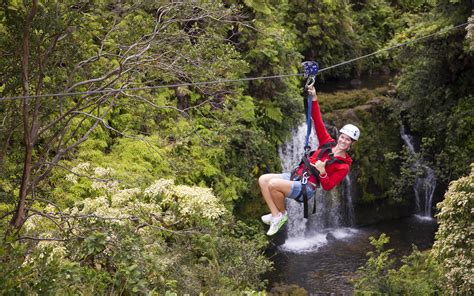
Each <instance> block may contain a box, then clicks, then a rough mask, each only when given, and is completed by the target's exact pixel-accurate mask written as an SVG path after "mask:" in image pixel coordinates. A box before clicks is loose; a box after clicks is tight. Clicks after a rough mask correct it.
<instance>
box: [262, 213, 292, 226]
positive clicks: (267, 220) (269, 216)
mask: <svg viewBox="0 0 474 296" xmlns="http://www.w3.org/2000/svg"><path fill="white" fill-rule="evenodd" d="M283 215H287V216H288V212H287V211H285V212H284V213H283ZM260 219H262V222H263V223H265V224H267V225H270V224H272V213H270V214H266V215H263V216H262V217H260Z"/></svg>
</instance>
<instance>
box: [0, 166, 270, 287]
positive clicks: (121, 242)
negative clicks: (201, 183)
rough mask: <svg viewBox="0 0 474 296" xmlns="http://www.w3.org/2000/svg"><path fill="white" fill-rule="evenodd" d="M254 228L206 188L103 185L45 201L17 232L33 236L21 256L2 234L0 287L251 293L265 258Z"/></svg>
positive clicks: (19, 249) (20, 249) (259, 284)
mask: <svg viewBox="0 0 474 296" xmlns="http://www.w3.org/2000/svg"><path fill="white" fill-rule="evenodd" d="M106 170H107V169H106ZM73 181H74V180H73V179H72V180H71V182H73ZM90 187H91V189H92V187H95V188H97V187H98V185H95V186H93V185H91V186H90ZM91 192H94V190H91ZM53 221H55V222H53ZM217 222H218V223H217ZM257 231H258V230H257V229H254V228H252V227H250V226H247V225H245V224H243V223H242V222H240V221H234V220H233V219H232V217H231V216H230V215H229V213H228V212H226V211H225V209H224V207H223V205H222V204H221V203H220V202H219V200H218V199H217V198H216V197H215V196H214V195H213V193H212V191H211V190H210V189H208V188H200V187H188V186H183V185H174V183H173V181H172V180H164V179H160V180H157V181H156V182H155V183H154V184H153V185H152V186H150V187H148V188H146V189H144V190H141V189H138V188H123V187H119V186H118V184H116V183H104V182H103V186H102V187H101V191H100V192H98V193H95V194H94V193H91V194H90V197H89V198H87V199H84V200H83V201H80V202H77V203H76V204H75V205H74V206H73V207H69V208H65V209H62V210H61V209H59V208H55V207H53V206H48V207H45V208H44V209H43V210H42V211H38V214H37V215H34V216H32V217H31V218H30V219H29V220H27V222H26V223H25V226H24V229H23V231H22V234H21V236H24V237H25V238H26V237H29V238H38V240H39V242H34V241H33V242H32V243H30V244H29V246H28V248H29V249H30V250H29V252H28V254H26V255H24V254H25V253H24V248H26V245H23V244H18V243H11V242H5V241H2V243H1V245H0V246H1V248H0V251H1V253H0V255H1V258H2V261H1V264H2V265H1V267H2V268H1V272H2V276H4V277H2V278H4V279H5V280H4V281H2V283H1V285H2V288H3V289H2V291H11V292H13V293H14V292H20V291H21V293H25V294H32V293H33V294H35V293H38V294H44V293H46V294H63V293H67V294H70V293H72V294H74V293H76V292H78V291H84V292H85V293H93V294H127V295H130V294H140V295H142V294H143V295H146V294H149V293H150V292H152V291H154V292H155V293H159V294H164V293H165V292H166V291H171V292H176V293H179V294H185V293H189V294H192V293H196V292H197V291H201V292H203V293H211V294H228V293H234V292H236V291H244V290H247V289H257V290H258V289H262V288H263V285H262V284H263V283H262V282H261V280H260V275H261V274H262V273H264V272H266V271H267V270H268V268H270V264H269V261H268V260H267V259H266V258H265V257H264V256H263V254H262V252H261V251H260V249H261V248H262V247H264V246H265V245H266V242H265V241H266V240H265V239H264V237H263V234H261V233H260V234H259V233H258V232H257ZM244 238H245V239H244ZM248 238H252V239H248ZM7 250H10V251H7ZM11 264H15V265H11ZM8 266H12V268H13V267H14V269H12V268H9V267H8ZM20 279H21V280H20Z"/></svg>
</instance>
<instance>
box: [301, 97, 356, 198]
mask: <svg viewBox="0 0 474 296" xmlns="http://www.w3.org/2000/svg"><path fill="white" fill-rule="evenodd" d="M311 118H313V123H314V128H315V130H316V131H315V133H316V136H317V137H318V141H319V147H318V150H316V152H315V153H313V154H312V155H311V156H310V157H309V161H310V163H313V164H314V163H316V160H317V157H318V155H319V152H320V149H321V146H322V145H324V144H326V143H328V142H335V140H334V139H333V138H331V136H330V135H329V133H328V131H327V130H326V127H325V126H324V123H323V118H322V116H321V110H320V109H319V104H318V102H317V101H313V103H312V110H311ZM334 158H337V159H340V160H342V161H343V162H344V163H338V162H334V163H332V164H330V165H327V166H326V173H327V177H326V178H319V177H318V179H319V182H320V184H321V187H323V189H324V190H331V189H333V188H334V186H336V185H337V184H339V183H340V182H341V181H342V179H344V177H345V176H346V175H347V174H348V173H349V168H350V166H351V164H352V159H351V157H350V156H349V154H347V153H346V157H340V156H334ZM326 159H330V157H329V151H328V152H326V153H324V154H323V155H322V156H321V161H325V160H326ZM302 171H303V165H301V166H300V167H299V168H298V170H297V174H298V175H301V174H302ZM308 181H309V182H310V183H313V184H316V183H317V181H316V177H315V176H313V175H311V177H310V178H309V180H308Z"/></svg>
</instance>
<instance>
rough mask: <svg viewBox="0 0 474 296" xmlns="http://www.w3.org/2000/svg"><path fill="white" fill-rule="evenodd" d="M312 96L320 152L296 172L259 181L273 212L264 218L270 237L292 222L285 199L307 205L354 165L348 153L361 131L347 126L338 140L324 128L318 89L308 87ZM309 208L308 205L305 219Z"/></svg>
mask: <svg viewBox="0 0 474 296" xmlns="http://www.w3.org/2000/svg"><path fill="white" fill-rule="evenodd" d="M308 95H309V97H310V98H311V103H312V104H311V105H312V107H311V118H312V119H313V123H314V127H315V132H316V136H317V137H318V141H319V147H318V150H316V151H315V152H314V153H311V154H309V155H306V154H305V157H303V161H302V162H301V163H300V165H299V166H298V168H296V169H295V170H294V171H293V172H292V173H288V172H285V173H282V174H264V175H262V176H260V177H259V179H258V183H259V186H260V190H261V192H262V196H263V198H264V200H265V202H266V203H267V206H268V208H269V209H270V212H271V213H269V214H267V215H263V216H262V217H261V219H262V221H263V222H264V223H265V224H267V225H270V228H269V229H268V232H267V235H270V236H271V235H274V234H275V233H277V232H278V231H279V230H280V229H281V227H282V226H283V225H284V224H285V223H286V221H287V220H288V213H287V212H286V209H285V198H291V199H294V200H296V201H298V202H303V200H307V199H311V198H313V197H314V193H315V190H316V187H318V186H321V187H322V188H323V189H324V190H331V189H332V188H334V187H335V186H336V185H337V184H339V183H340V182H341V181H342V180H343V179H344V177H345V176H346V175H347V174H348V173H349V169H350V166H351V164H352V159H351V157H350V156H349V154H348V153H347V151H349V150H350V148H351V146H352V144H353V143H354V142H355V141H357V140H358V139H359V135H360V131H359V129H358V128H357V127H356V126H355V125H352V124H346V125H344V126H343V127H342V129H341V130H340V131H339V132H340V135H339V137H338V139H337V141H335V140H334V139H333V138H332V137H331V136H330V135H329V133H328V131H327V130H326V127H325V126H324V123H323V119H322V116H321V110H320V108H319V104H318V97H317V95H316V90H315V88H314V86H312V85H310V86H308ZM305 148H306V147H305ZM306 207H307V205H306V202H305V218H306V216H307V214H306Z"/></svg>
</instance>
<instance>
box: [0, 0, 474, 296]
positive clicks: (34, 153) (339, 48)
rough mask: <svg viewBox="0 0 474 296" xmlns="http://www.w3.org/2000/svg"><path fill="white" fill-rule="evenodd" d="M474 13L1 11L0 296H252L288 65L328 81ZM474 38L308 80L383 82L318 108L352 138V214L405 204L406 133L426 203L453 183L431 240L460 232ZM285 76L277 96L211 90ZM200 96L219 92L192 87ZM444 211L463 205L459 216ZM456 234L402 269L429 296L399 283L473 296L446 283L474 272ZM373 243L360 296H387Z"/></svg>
mask: <svg viewBox="0 0 474 296" xmlns="http://www.w3.org/2000/svg"><path fill="white" fill-rule="evenodd" d="M471 9H472V7H471V2H470V1H467V0H416V1H407V0H394V1H387V0H364V1H356V0H324V1H307V0H292V1H290V0H286V1H270V0H265V1H256V0H243V1H239V0H226V1H219V0H211V1H182V2H178V1H147V0H140V1H108V0H98V1H90V0H81V1H73V0H63V1H58V0H48V1H39V0H31V1H19V0H4V1H2V2H1V3H0V69H1V71H0V73H1V77H0V112H1V121H0V232H1V235H0V264H1V268H0V277H1V278H2V280H1V281H0V291H1V293H2V294H6V295H12V294H20V295H23V294H24V295H30V294H41V295H49V294H51V295H57V294H109V295H116V294H120V295H122V294H124V295H132V294H133V295H135V294H146V295H163V294H165V295H175V294H186V293H188V294H196V293H199V292H203V293H208V294H210V295H224V294H230V293H243V292H246V293H248V294H252V293H258V292H256V291H264V290H265V288H266V282H265V280H264V279H263V278H262V275H263V274H264V273H265V272H266V271H267V270H268V269H269V268H271V261H270V260H269V258H266V257H265V255H264V249H265V247H266V244H267V239H266V238H265V236H264V231H263V229H262V226H261V225H260V224H259V223H258V220H257V217H258V216H259V215H260V214H262V213H263V212H264V210H265V208H264V205H263V202H262V201H261V198H260V194H259V190H258V186H257V184H256V180H257V178H258V176H259V175H261V174H262V173H266V172H275V171H279V170H281V165H280V160H279V158H278V152H277V147H278V145H280V144H282V143H283V142H284V141H285V140H287V139H288V137H289V136H290V134H291V131H292V129H293V128H295V127H296V126H297V125H298V124H299V123H300V122H301V121H302V120H303V117H304V115H303V113H304V112H303V110H304V107H303V97H304V94H303V92H302V86H303V83H304V81H303V79H302V78H301V76H298V75H297V74H298V73H301V71H302V69H301V68H300V64H301V62H302V61H304V60H316V61H318V62H319V63H320V66H321V67H322V68H324V67H329V66H331V65H335V64H337V63H340V62H342V61H345V60H350V59H352V58H354V57H359V56H362V55H365V54H369V53H372V52H375V51H377V50H380V49H382V48H386V47H389V46H393V45H395V44H398V43H401V42H406V41H410V40H414V39H416V38H419V37H422V36H426V35H428V34H432V33H435V32H439V31H442V30H448V29H451V28H453V26H456V25H458V24H461V23H466V22H468V18H469V17H470V16H471ZM470 21H471V24H470V25H469V26H464V27H462V28H458V29H454V30H451V31H449V32H446V33H445V34H438V35H436V36H433V37H431V38H429V39H427V40H424V41H423V42H417V43H412V44H409V45H408V46H406V47H401V48H398V49H396V50H394V51H390V52H381V53H380V54H377V55H375V56H373V57H370V58H367V59H363V60H359V61H357V62H354V63H350V64H346V65H344V66H341V67H337V68H334V69H331V70H329V71H325V72H322V73H321V75H319V76H318V83H320V84H321V85H324V83H329V82H331V83H337V82H338V81H348V80H353V79H356V80H358V79H362V78H361V77H380V76H389V77H390V79H389V81H390V82H389V83H385V84H384V85H383V86H381V87H379V88H376V89H360V90H355V91H340V92H321V93H320V100H321V108H322V110H323V112H324V113H325V114H326V116H327V120H328V122H330V123H332V124H334V125H336V126H340V125H341V124H342V123H343V122H345V121H347V120H350V121H352V122H354V123H355V124H357V125H359V126H360V127H361V130H362V132H363V134H364V135H366V136H365V137H363V139H361V141H360V142H359V143H358V145H357V146H356V147H355V148H354V151H352V155H353V158H354V159H355V162H354V169H355V170H356V171H357V182H356V183H357V188H358V192H359V200H358V202H359V203H361V204H373V203H374V202H385V203H388V204H390V205H394V206H396V205H399V204H406V203H409V202H410V200H411V199H412V196H411V195H412V193H411V190H410V188H411V186H412V185H413V182H414V178H415V176H416V172H415V173H414V172H413V171H412V170H411V169H410V168H411V164H412V163H413V161H414V159H413V157H412V156H410V155H409V154H408V153H407V150H406V147H404V145H403V143H402V141H401V140H400V137H399V131H400V126H401V124H403V125H405V126H406V127H407V128H408V129H409V130H410V132H411V133H412V134H413V135H414V136H415V137H416V138H417V139H418V146H419V147H418V148H419V153H418V154H419V156H417V157H420V158H422V159H423V160H424V161H426V162H427V163H428V164H430V166H432V167H433V168H434V169H435V171H436V175H437V177H438V181H439V183H440V191H443V190H446V189H447V188H448V186H449V184H450V183H451V182H453V181H455V180H457V179H460V181H457V182H458V183H453V184H454V185H452V186H454V187H455V188H453V189H451V187H450V191H449V193H448V194H447V196H446V200H445V201H443V202H442V203H441V204H440V206H439V218H440V221H445V222H443V223H448V224H449V223H452V224H453V225H454V224H456V225H470V224H469V223H468V222H469V221H470V222H471V224H472V214H471V215H469V213H470V211H471V209H472V181H471V182H470V183H469V182H467V181H463V180H465V179H462V178H468V177H466V176H468V175H469V172H470V171H471V167H470V164H471V163H472V162H473V161H474V159H473V155H474V115H473V114H474V92H473V85H474V67H473V52H474V44H473V43H474V41H473V40H474V37H473V35H474V33H473V30H474V29H473V25H472V21H473V20H472V17H471V20H470ZM280 74H290V76H288V77H284V78H278V79H259V80H248V81H240V82H233V83H225V82H222V80H235V79H239V78H244V77H259V76H271V75H280ZM206 81H221V82H218V83H212V84H192V83H196V82H206ZM162 85H175V86H174V87H160V86H162ZM58 93H62V94H65V95H61V96H55V95H54V94H58ZM31 96H34V97H31ZM469 178H471V179H472V173H471V175H470V177H469ZM456 184H457V185H456ZM463 184H464V185H463ZM469 186H471V187H469ZM457 191H459V192H464V193H462V196H468V197H470V199H462V200H460V201H459V202H454V201H453V200H456V197H455V196H457V194H458V193H456V192H457ZM465 192H467V193H465ZM459 194H461V193H459ZM458 212H459V213H464V214H462V215H459V219H455V220H452V217H451V214H450V213H453V215H454V213H458ZM466 213H467V214H466ZM456 215H457V214H456ZM463 223H464V224H463ZM465 223H467V224H465ZM449 225H451V224H449ZM456 229H457V230H459V236H457V237H456V239H457V240H458V241H456V242H457V243H456V242H455V241H453V240H452V238H451V237H450V233H448V231H447V230H446V229H445V228H443V227H441V229H440V232H439V233H438V235H437V241H436V243H435V249H434V254H435V255H433V256H434V257H429V260H430V261H429V264H428V263H426V264H424V265H423V264H421V263H420V264H418V265H416V268H418V269H423V270H426V272H428V273H429V275H428V277H429V278H430V281H423V280H420V281H419V282H416V279H413V278H411V279H410V280H413V281H414V282H415V284H414V285H417V283H423V285H421V284H420V285H419V286H420V287H421V288H420V289H425V290H423V291H428V292H427V294H432V292H433V291H437V292H436V293H439V294H443V293H447V294H450V293H451V292H452V293H454V294H459V293H465V292H466V291H469V289H472V277H466V276H465V275H463V274H462V272H461V274H460V272H459V269H457V266H456V264H461V265H462V269H461V270H468V269H469V266H470V267H471V269H472V258H471V257H472V254H470V256H471V257H469V254H467V255H466V254H465V251H466V250H469V249H472V230H471V232H470V233H467V234H466V233H464V232H463V230H462V227H458V228H456ZM456 233H458V232H456ZM385 240H386V238H385V237H381V238H380V239H379V240H376V239H374V240H373V244H374V245H375V246H376V249H377V251H376V252H375V253H373V254H372V257H370V258H369V261H368V263H367V264H368V265H367V266H366V267H365V269H363V270H362V271H361V272H362V274H361V276H360V279H361V281H360V282H359V283H356V284H355V286H356V288H357V289H359V290H360V291H362V292H361V293H369V292H370V291H372V292H377V291H379V292H384V291H387V289H388V288H387V287H388V286H387V285H385V286H383V285H379V284H378V283H374V282H370V283H368V282H367V281H365V280H364V279H366V278H365V277H364V274H365V275H370V274H371V273H376V274H377V275H379V276H374V277H372V279H374V281H375V280H376V279H380V281H382V282H384V283H386V282H387V278H386V277H383V276H386V275H387V273H386V269H384V268H379V267H380V266H381V265H378V264H376V263H374V260H375V261H376V260H380V259H381V258H382V259H381V260H382V261H383V262H382V263H383V264H386V265H383V266H382V267H387V266H389V263H390V262H389V259H386V257H387V256H388V255H387V254H386V253H384V251H383V250H382V246H383V244H384V242H385ZM467 242H470V243H467ZM469 244H471V245H469ZM385 255H387V256H385ZM429 256H431V255H429ZM420 257H423V258H425V257H428V255H426V253H417V252H416V251H415V252H414V254H413V255H412V256H411V257H409V258H408V259H406V264H407V265H410V264H411V263H410V262H413V260H415V261H416V262H420V260H421V259H420ZM456 258H463V260H464V259H465V260H467V261H463V260H457V259H456ZM370 260H372V261H370ZM371 264H372V265H371ZM443 264H444V265H443ZM433 266H434V267H433ZM425 267H426V268H425ZM387 268H388V267H387ZM466 268H467V269H466ZM441 270H445V271H447V272H442V271H441ZM420 274H421V273H419V272H411V269H409V267H406V268H405V269H404V268H403V267H402V268H400V270H392V271H391V272H390V273H388V276H389V277H391V278H390V280H393V277H395V282H396V281H397V280H399V279H402V278H404V277H406V276H409V277H412V276H415V277H416V276H418V275H420ZM392 276H393V277H392ZM444 277H446V278H447V280H448V281H449V286H446V285H440V283H441V282H442V281H443V280H444V279H445V278H444ZM431 279H432V281H431ZM397 283H398V284H400V283H399V282H397ZM430 283H433V284H430ZM401 286H403V285H401ZM401 286H400V285H398V286H396V285H395V286H391V287H395V288H394V289H396V288H397V287H401ZM384 289H385V290H384ZM397 291H398V290H397ZM453 291H454V292H453ZM471 291H472V290H471Z"/></svg>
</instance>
